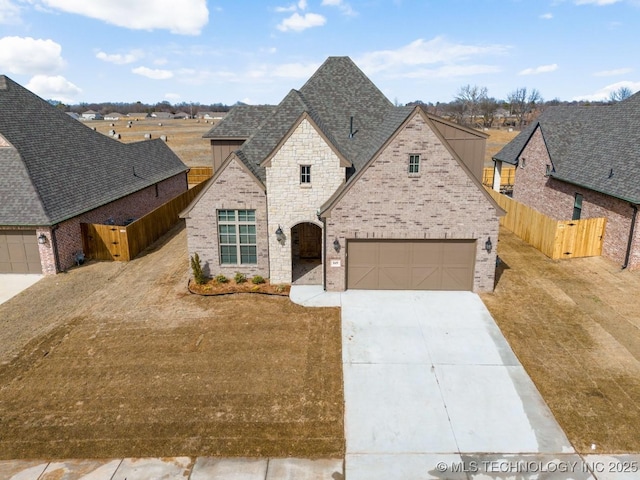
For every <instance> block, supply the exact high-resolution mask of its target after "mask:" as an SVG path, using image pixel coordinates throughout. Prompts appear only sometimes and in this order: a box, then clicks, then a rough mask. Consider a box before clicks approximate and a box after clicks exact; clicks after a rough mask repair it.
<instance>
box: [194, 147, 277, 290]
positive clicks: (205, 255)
mask: <svg viewBox="0 0 640 480" xmlns="http://www.w3.org/2000/svg"><path fill="white" fill-rule="evenodd" d="M202 195H203V196H202V197H201V198H200V200H199V201H198V203H196V204H195V206H194V207H193V209H192V210H191V211H190V212H189V214H188V217H187V218H186V223H187V234H188V235H187V238H188V249H189V258H191V256H192V255H194V254H195V253H197V254H198V256H199V257H200V261H201V262H202V266H203V270H204V273H205V274H206V275H209V276H215V275H218V274H220V273H221V274H223V275H225V276H227V277H232V276H233V275H235V273H236V272H241V273H244V274H245V275H246V276H247V277H252V276H254V275H261V276H263V277H265V278H267V277H268V276H269V246H268V243H267V235H268V232H267V201H266V194H265V192H264V190H263V189H262V187H261V186H260V185H259V184H258V182H257V181H256V180H255V178H254V177H253V176H252V175H251V174H250V173H249V172H248V171H247V170H246V168H245V167H244V165H242V164H241V163H240V160H238V159H234V160H232V161H231V162H230V163H229V164H228V165H227V166H226V168H225V169H224V170H223V171H222V172H221V173H220V175H219V176H218V177H217V178H216V179H215V182H214V183H213V184H212V185H210V186H207V187H205V190H204V193H203V194H202ZM227 209H228V210H255V211H256V239H257V254H258V263H257V264H255V265H246V264H245V265H240V264H238V265H220V250H219V244H218V216H217V211H218V210H227ZM274 231H275V229H274Z"/></svg>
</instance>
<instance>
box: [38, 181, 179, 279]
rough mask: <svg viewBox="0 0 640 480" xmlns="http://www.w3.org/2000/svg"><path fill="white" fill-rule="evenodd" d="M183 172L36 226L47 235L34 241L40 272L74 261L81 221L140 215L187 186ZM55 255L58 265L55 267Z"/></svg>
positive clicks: (62, 267)
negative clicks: (40, 242) (42, 240)
mask: <svg viewBox="0 0 640 480" xmlns="http://www.w3.org/2000/svg"><path fill="white" fill-rule="evenodd" d="M187 188H188V186H187V174H186V173H181V174H179V175H175V176H173V177H171V178H168V179H166V180H163V181H162V182H159V183H158V184H157V191H156V186H154V185H152V186H150V187H147V188H145V189H143V190H140V191H138V192H135V193H132V194H131V195H128V196H127V197H124V198H121V199H119V200H116V201H114V202H111V203H108V204H107V205H103V206H101V207H98V208H96V209H94V210H91V211H89V212H86V213H83V214H82V215H79V216H77V217H74V218H72V219H70V220H67V221H65V222H62V223H60V224H59V225H58V226H57V227H54V228H53V229H51V228H39V229H38V230H37V231H36V235H37V236H38V235H40V234H41V233H44V234H45V235H46V237H47V239H48V241H47V243H45V244H44V245H38V246H39V249H40V259H41V262H42V273H44V274H45V275H54V274H56V273H58V272H59V271H64V270H67V269H68V268H69V267H72V266H73V265H75V254H76V252H78V251H81V250H82V249H83V246H82V232H81V230H80V224H81V223H105V222H106V221H107V220H108V219H110V218H112V219H113V220H114V221H115V223H116V224H117V225H122V222H123V221H124V220H126V219H129V218H140V217H142V216H143V215H146V214H147V213H149V212H151V211H152V210H153V209H155V208H157V207H159V206H160V205H162V204H163V203H166V202H168V201H169V200H171V199H172V198H174V197H176V196H178V195H180V194H181V193H182V192H185V191H186V190H187ZM56 255H57V257H58V263H59V269H58V268H57V267H56Z"/></svg>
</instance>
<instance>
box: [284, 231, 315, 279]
mask: <svg viewBox="0 0 640 480" xmlns="http://www.w3.org/2000/svg"><path fill="white" fill-rule="evenodd" d="M291 246H292V251H291V261H292V265H291V272H292V282H293V283H296V284H298V285H321V284H322V229H321V228H320V227H319V226H317V225H315V224H313V223H308V222H305V223H299V224H298V225H296V226H294V227H293V228H292V229H291Z"/></svg>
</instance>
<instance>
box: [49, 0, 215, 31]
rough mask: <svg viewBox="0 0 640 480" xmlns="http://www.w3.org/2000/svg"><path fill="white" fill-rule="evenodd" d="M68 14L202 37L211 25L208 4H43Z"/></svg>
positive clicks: (202, 0) (187, 0) (107, 0)
mask: <svg viewBox="0 0 640 480" xmlns="http://www.w3.org/2000/svg"><path fill="white" fill-rule="evenodd" d="M40 1H41V2H42V3H43V4H44V5H46V6H48V7H51V8H54V9H57V10H62V11H64V12H68V13H76V14H78V15H84V16H86V17H90V18H95V19H97V20H102V21H104V22H107V23H111V24H113V25H117V26H119V27H124V28H130V29H133V30H154V29H165V30H169V31H170V32H171V33H176V34H181V35H199V34H200V33H201V31H202V28H203V27H204V26H205V25H206V24H207V23H208V22H209V11H208V9H207V2H206V0H181V1H180V2H176V1H175V0H135V1H134V2H130V1H123V0H117V1H115V0H91V1H87V0H40Z"/></svg>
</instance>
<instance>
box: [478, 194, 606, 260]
mask: <svg viewBox="0 0 640 480" xmlns="http://www.w3.org/2000/svg"><path fill="white" fill-rule="evenodd" d="M487 191H488V192H489V194H490V195H491V196H492V197H493V198H494V199H495V200H496V201H497V202H498V204H499V205H500V206H501V207H502V208H503V209H504V210H505V211H506V212H507V214H506V215H505V216H504V217H502V218H501V219H500V225H502V226H504V227H506V228H508V229H509V230H511V231H512V232H513V233H515V234H516V235H517V236H518V237H520V238H521V239H522V240H524V241H525V242H527V243H528V244H529V245H531V246H533V247H535V248H537V249H538V250H540V251H541V252H542V253H544V254H545V255H546V256H547V257H550V258H553V259H559V258H578V257H593V256H599V255H601V254H602V242H603V239H604V229H605V226H606V223H607V219H606V218H585V219H583V220H554V219H553V218H551V217H547V216H546V215H544V214H542V213H540V212H538V211H537V210H534V209H533V208H531V207H528V206H526V205H525V204H523V203H520V202H517V201H515V200H513V199H511V198H509V197H507V196H506V195H501V194H499V193H498V192H496V191H494V190H491V189H487Z"/></svg>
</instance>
